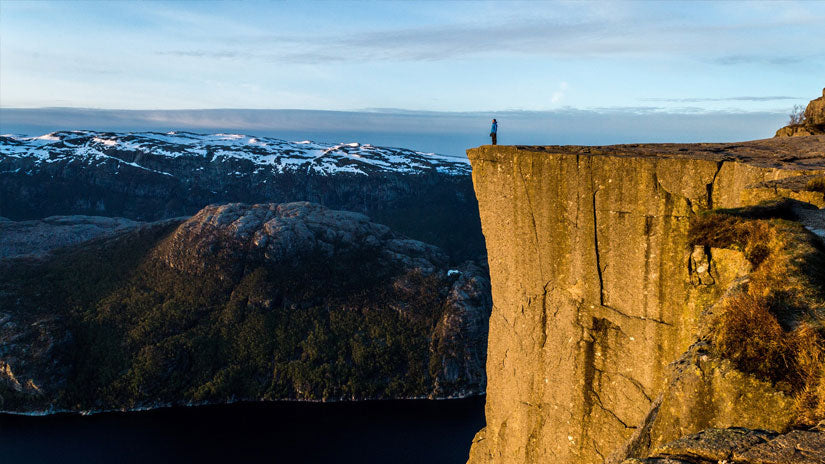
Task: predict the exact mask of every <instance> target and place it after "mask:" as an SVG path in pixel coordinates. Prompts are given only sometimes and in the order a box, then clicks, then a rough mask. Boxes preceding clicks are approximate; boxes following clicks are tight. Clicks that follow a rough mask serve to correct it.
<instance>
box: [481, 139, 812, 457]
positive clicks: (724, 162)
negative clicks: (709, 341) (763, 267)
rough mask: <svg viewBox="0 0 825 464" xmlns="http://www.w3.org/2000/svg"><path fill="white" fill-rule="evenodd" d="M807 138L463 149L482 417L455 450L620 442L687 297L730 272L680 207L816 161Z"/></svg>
mask: <svg viewBox="0 0 825 464" xmlns="http://www.w3.org/2000/svg"><path fill="white" fill-rule="evenodd" d="M810 142H812V143H813V145H810V146H809V145H807V144H803V145H805V147H807V148H802V149H797V148H798V147H797V148H788V147H789V146H788V145H782V146H781V147H780V148H777V147H779V145H770V143H769V144H768V145H758V144H757V145H747V144H744V145H737V146H722V145H706V144H703V145H659V146H617V147H602V148H598V147H589V148H588V147H546V148H540V147H490V146H486V147H480V148H476V149H472V150H469V151H468V155H469V157H470V159H471V162H472V164H473V182H474V185H475V189H476V194H477V197H478V202H479V207H480V214H481V222H482V228H483V232H484V235H485V238H486V242H487V250H488V257H489V258H488V259H489V263H490V273H491V283H492V293H493V313H492V317H491V319H490V334H489V346H488V358H487V374H488V387H487V405H486V417H487V426H486V428H485V429H483V430H482V431H481V432H479V434H478V435H477V437H476V439H475V440H474V443H473V448H472V451H471V456H470V461H471V462H473V463H480V462H488V461H491V462H558V463H600V462H604V461H605V460H606V459H608V458H609V456H610V455H612V454H614V453H616V452H617V451H618V450H620V449H622V447H624V446H625V444H626V443H627V442H628V440H629V439H630V438H631V436H633V435H634V433H636V432H638V431H639V427H640V426H641V424H643V423H644V421H645V419H646V417H648V416H649V415H650V413H651V409H655V406H656V404H658V403H656V404H654V403H655V402H656V401H657V399H658V397H659V396H660V393H661V391H662V388H663V386H664V385H665V384H666V383H667V381H668V375H669V372H668V365H669V364H670V363H672V362H673V361H675V360H676V359H678V358H679V357H680V356H682V354H683V353H685V352H686V350H688V348H689V347H690V345H691V344H692V343H693V342H694V341H695V340H696V335H697V333H698V331H699V327H698V326H699V318H700V314H701V313H702V311H703V310H705V309H706V308H707V307H708V306H709V305H710V304H711V303H712V302H713V301H715V300H716V299H717V298H718V297H719V296H720V294H721V293H722V292H724V291H725V290H726V289H727V288H728V287H729V286H730V285H731V284H732V283H733V281H734V280H735V279H736V278H737V277H740V276H741V275H742V272H746V271H745V270H744V268H745V267H746V266H747V264H746V262H744V260H742V259H739V261H741V264H739V261H737V259H738V258H737V257H736V256H729V257H728V258H729V259H723V257H722V255H723V254H724V253H720V256H719V257H718V259H716V262H714V263H713V264H711V257H710V256H708V255H707V254H708V253H705V251H704V250H693V249H691V247H689V246H688V239H687V234H688V228H689V221H690V219H691V217H692V216H693V215H695V214H696V213H698V212H699V211H701V210H705V209H709V208H718V207H734V206H738V205H740V204H741V202H742V200H741V199H742V198H743V192H744V191H745V189H746V187H747V186H750V185H753V184H757V183H764V182H770V181H777V180H779V179H783V178H787V177H792V176H797V175H799V174H803V173H804V172H802V171H804V169H813V170H816V169H820V168H819V166H818V165H817V164H816V163H817V162H818V161H817V160H820V159H821V158H819V157H821V156H822V153H821V152H822V150H821V147H822V146H825V145H823V143H825V138H822V139H814V140H812V141H810ZM817 147H819V148H817ZM776 150H780V151H783V153H785V155H786V156H793V157H794V159H795V160H797V161H799V160H802V161H803V162H801V163H797V165H796V166H794V169H789V168H788V166H787V163H783V162H782V161H781V159H780V158H781V157H775V156H773V155H772V154H771V153H773V152H775V151H776ZM745 159H747V160H749V162H744V160H745ZM806 160H811V162H810V163H808V162H807V161H806ZM806 163H807V164H806ZM709 251H710V250H708V252H709ZM711 265H712V266H713V272H712V273H711V272H709V268H710V267H711ZM716 280H719V281H718V282H717V281H716ZM722 425H724V424H722ZM637 435H638V434H637ZM677 438H678V437H677Z"/></svg>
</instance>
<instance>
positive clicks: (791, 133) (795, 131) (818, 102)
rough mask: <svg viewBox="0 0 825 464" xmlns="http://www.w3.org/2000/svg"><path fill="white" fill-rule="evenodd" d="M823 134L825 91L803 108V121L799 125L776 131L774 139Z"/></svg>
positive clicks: (824, 129) (824, 130) (824, 127)
mask: <svg viewBox="0 0 825 464" xmlns="http://www.w3.org/2000/svg"><path fill="white" fill-rule="evenodd" d="M821 134H825V89H822V96H821V97H819V98H816V99H814V100H811V102H810V103H808V106H807V107H806V108H805V113H804V114H803V121H802V123H800V124H790V125H787V126H785V127H783V128H781V129H779V130H778V131H776V135H775V137H799V136H806V135H821Z"/></svg>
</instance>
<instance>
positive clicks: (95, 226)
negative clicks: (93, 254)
mask: <svg viewBox="0 0 825 464" xmlns="http://www.w3.org/2000/svg"><path fill="white" fill-rule="evenodd" d="M138 224H139V223H137V222H135V221H131V220H129V219H124V218H107V217H97V216H52V217H48V218H46V219H43V220H34V221H11V220H8V219H5V218H0V237H2V238H3V241H2V242H1V243H0V259H7V258H21V257H31V258H43V257H45V256H46V255H48V254H49V253H50V252H51V251H52V250H54V249H58V248H62V247H65V246H69V245H76V244H78V243H83V242H86V241H89V240H92V239H94V238H98V237H104V236H107V235H113V234H117V233H118V232H123V231H125V230H129V229H133V228H135V227H137V226H138Z"/></svg>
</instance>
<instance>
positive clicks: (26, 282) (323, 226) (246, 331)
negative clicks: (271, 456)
mask: <svg viewBox="0 0 825 464" xmlns="http://www.w3.org/2000/svg"><path fill="white" fill-rule="evenodd" d="M81 219H82V220H81ZM81 219H79V220H76V221H74V224H81V225H83V224H85V225H88V224H89V223H94V222H95V221H91V220H90V219H89V218H81ZM67 222H69V223H72V222H71V218H61V219H60V221H55V220H50V221H43V224H32V223H28V224H27V225H26V228H28V230H39V231H48V230H50V228H51V230H54V231H58V232H59V231H63V230H64V229H65V224H66V223H67ZM4 227H6V228H9V227H11V226H9V225H6V226H4ZM117 227H118V230H117V231H116V232H111V231H104V233H102V235H101V237H100V238H98V239H96V240H92V241H90V242H85V243H81V244H79V245H76V246H74V247H69V248H63V249H59V250H52V251H51V254H44V253H43V249H42V248H39V249H36V250H34V251H32V250H24V252H20V250H17V252H16V253H17V254H16V255H15V256H16V257H14V258H6V259H0V409H2V410H6V411H15V412H34V411H54V410H74V411H83V410H103V409H121V408H140V407H152V406H157V405H164V404H188V403H207V402H225V401H231V400H258V399H267V400H273V399H299V400H341V399H365V398H409V397H440V398H441V397H453V396H464V395H471V394H479V393H482V392H483V391H484V387H485V375H484V360H485V349H486V327H487V320H488V317H489V312H490V307H491V302H490V300H489V283H488V280H487V277H486V271H485V270H484V269H482V268H479V267H478V266H476V265H474V264H472V263H471V262H467V263H465V264H463V265H461V266H457V267H455V268H453V269H450V267H448V258H447V255H446V254H445V253H444V252H443V251H442V250H440V249H439V248H437V247H435V246H432V245H428V244H425V243H422V242H419V241H415V240H411V239H408V238H406V237H404V236H402V235H399V234H397V233H395V232H393V231H392V230H390V228H388V227H387V226H384V225H381V224H376V223H373V222H370V221H369V219H368V218H367V217H366V216H364V215H361V214H358V213H353V212H345V211H335V210H330V209H327V208H325V207H323V206H320V205H316V204H312V203H307V202H299V203H287V204H271V203H267V204H256V205H247V204H239V203H233V204H227V205H221V206H217V205H213V206H209V207H206V208H204V209H203V210H201V211H200V212H199V213H198V214H196V215H195V216H193V217H192V218H190V219H187V220H183V219H178V220H166V221H161V222H155V223H148V224H140V223H130V224H125V223H124V224H118V225H117ZM12 229H13V227H12ZM98 233H99V231H98ZM12 254H13V253H11V252H9V253H7V256H11V255H12ZM32 256H41V259H34V258H32Z"/></svg>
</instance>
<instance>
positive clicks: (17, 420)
mask: <svg viewBox="0 0 825 464" xmlns="http://www.w3.org/2000/svg"><path fill="white" fill-rule="evenodd" d="M483 425H484V398H472V399H463V400H444V401H429V400H412V401H369V402H361V403H331V404H330V403H327V404H319V403H242V404H234V405H220V406H201V407H194V408H168V409H160V410H155V411H144V412H129V413H120V412H118V413H105V414H97V415H92V416H77V415H67V414H59V415H54V416H46V417H28V416H8V415H0V462H4V463H5V462H9V463H12V462H22V463H40V462H48V463H52V462H54V463H67V464H68V463H98V462H106V463H109V462H112V463H117V464H125V463H137V462H140V463H167V462H169V463H171V462H174V463H188V462H200V463H203V462H221V463H244V462H250V463H253V462H274V463H293V462H295V463H314V462H323V463H344V462H353V463H385V462H386V463H464V462H465V461H466V460H467V455H468V453H469V449H470V442H471V440H472V438H473V435H474V434H475V433H476V432H477V431H478V430H479V429H481V427H483Z"/></svg>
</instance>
